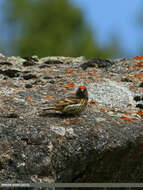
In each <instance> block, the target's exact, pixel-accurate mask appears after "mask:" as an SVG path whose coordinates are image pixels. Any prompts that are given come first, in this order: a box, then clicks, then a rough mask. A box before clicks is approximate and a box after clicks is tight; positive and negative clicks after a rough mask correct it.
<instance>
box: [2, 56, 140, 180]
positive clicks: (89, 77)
mask: <svg viewBox="0 0 143 190" xmlns="http://www.w3.org/2000/svg"><path fill="white" fill-rule="evenodd" d="M93 60H94V61H95V60H98V61H99V62H98V64H93V63H92V61H93ZM102 61H103V63H104V64H103V65H102V63H101V62H102ZM0 63H2V64H0V67H1V72H0V75H6V77H7V78H4V77H0V117H1V122H0V181H1V183H6V182H7V183H36V182H37V183H42V182H43V183H48V182H67V183H68V182H74V183H75V182H88V183H89V182H94V183H97V182H102V183H103V182H122V183H123V182H132V183H133V182H134V183H136V182H141V181H142V180H143V174H142V170H143V159H142V158H143V151H142V148H143V112H142V110H141V108H140V107H138V106H137V103H138V102H136V101H137V100H138V99H136V98H135V97H137V96H138V97H142V88H141V86H140V87H139V84H140V79H141V78H140V77H141V73H140V70H139V68H138V67H137V68H136V64H137V60H136V59H135V58H133V59H115V60H112V61H111V60H107V59H106V60H105V61H104V60H102V59H98V58H96V59H92V60H91V61H90V60H86V59H85V58H83V57H80V58H70V57H46V58H41V59H39V58H38V57H28V58H25V59H22V58H20V57H3V56H0ZM9 63H10V64H9ZM85 63H86V64H85ZM87 63H90V64H87ZM91 63H92V64H91ZM45 65H47V66H45ZM82 65H84V69H83V68H82ZM29 66H30V67H29ZM106 66H107V67H106ZM85 67H86V68H85ZM27 69H28V70H27ZM124 78H126V80H122V79H124ZM27 80H28V82H29V80H30V82H29V83H28V84H27ZM79 85H85V86H86V87H87V89H88V92H89V104H88V106H87V109H86V110H85V111H84V112H82V113H81V115H80V116H75V117H74V116H64V115H62V114H60V113H58V112H51V111H46V112H45V113H44V114H41V112H42V111H43V108H46V107H47V106H49V105H51V104H53V102H54V101H55V99H58V98H60V97H62V96H64V95H65V94H66V93H71V92H75V90H76V88H77V87H78V86H79ZM140 101H141V102H139V103H140V104H142V99H140Z"/></svg>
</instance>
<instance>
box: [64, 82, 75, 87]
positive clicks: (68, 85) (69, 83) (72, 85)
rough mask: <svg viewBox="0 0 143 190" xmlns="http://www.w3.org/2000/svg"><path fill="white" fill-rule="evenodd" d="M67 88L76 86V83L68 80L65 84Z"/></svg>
mask: <svg viewBox="0 0 143 190" xmlns="http://www.w3.org/2000/svg"><path fill="white" fill-rule="evenodd" d="M65 87H66V88H71V87H76V85H75V84H74V83H71V82H67V84H66V85H65Z"/></svg>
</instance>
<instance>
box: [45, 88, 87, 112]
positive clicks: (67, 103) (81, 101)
mask: <svg viewBox="0 0 143 190" xmlns="http://www.w3.org/2000/svg"><path fill="white" fill-rule="evenodd" d="M87 103H88V92H87V89H86V87H85V86H80V87H79V88H78V89H77V91H76V93H75V95H74V96H69V97H65V98H64V99H60V100H59V101H58V102H57V103H56V104H55V105H53V106H51V107H48V108H46V109H44V110H56V111H60V112H62V113H63V114H72V115H78V114H80V113H81V112H82V111H83V110H84V109H85V108H86V106H87Z"/></svg>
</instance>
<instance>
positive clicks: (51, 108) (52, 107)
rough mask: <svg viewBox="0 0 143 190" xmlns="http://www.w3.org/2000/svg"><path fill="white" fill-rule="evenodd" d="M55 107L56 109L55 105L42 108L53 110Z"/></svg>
mask: <svg viewBox="0 0 143 190" xmlns="http://www.w3.org/2000/svg"><path fill="white" fill-rule="evenodd" d="M55 109H56V107H55V106H51V107H47V108H44V109H43V110H55Z"/></svg>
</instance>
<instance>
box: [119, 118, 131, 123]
mask: <svg viewBox="0 0 143 190" xmlns="http://www.w3.org/2000/svg"><path fill="white" fill-rule="evenodd" d="M120 118H121V119H123V120H125V121H129V122H133V120H132V119H131V118H129V117H120Z"/></svg>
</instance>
